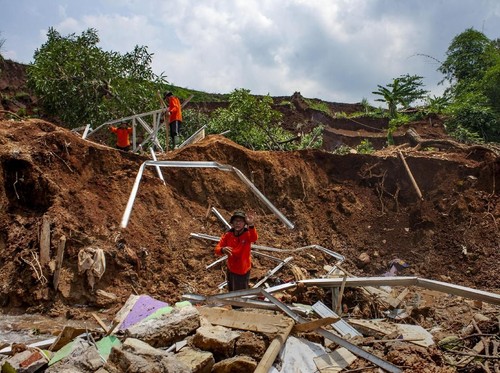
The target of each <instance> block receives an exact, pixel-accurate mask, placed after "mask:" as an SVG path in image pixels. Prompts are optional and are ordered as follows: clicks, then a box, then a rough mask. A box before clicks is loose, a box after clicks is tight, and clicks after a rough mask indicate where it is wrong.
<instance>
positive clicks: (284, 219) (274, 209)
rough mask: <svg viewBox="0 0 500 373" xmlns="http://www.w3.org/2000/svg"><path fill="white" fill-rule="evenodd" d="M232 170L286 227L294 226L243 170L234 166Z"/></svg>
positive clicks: (291, 227)
mask: <svg viewBox="0 0 500 373" xmlns="http://www.w3.org/2000/svg"><path fill="white" fill-rule="evenodd" d="M233 171H234V172H235V173H236V175H238V177H239V178H240V179H241V181H243V182H244V183H245V184H246V185H247V186H248V187H249V188H250V190H251V191H252V192H253V193H254V194H255V195H256V196H257V198H259V199H260V200H261V201H262V202H263V203H264V204H265V205H266V206H267V207H268V208H269V209H270V210H271V211H272V212H273V213H274V215H276V216H277V217H278V218H279V219H280V220H281V221H282V222H283V223H285V225H286V226H287V227H288V228H290V229H293V228H295V226H294V225H293V223H292V222H291V221H290V220H288V219H287V218H286V216H285V215H283V214H282V213H281V212H280V211H279V210H278V209H277V208H276V207H274V205H273V204H272V203H271V202H270V201H269V200H268V199H267V198H266V196H265V195H263V194H262V193H261V192H260V190H258V189H257V187H256V186H255V185H253V184H252V182H251V181H250V180H248V178H247V177H246V176H245V175H244V174H243V172H241V171H240V170H238V169H237V168H236V167H233Z"/></svg>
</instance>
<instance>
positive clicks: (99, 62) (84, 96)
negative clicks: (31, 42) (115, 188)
mask: <svg viewBox="0 0 500 373" xmlns="http://www.w3.org/2000/svg"><path fill="white" fill-rule="evenodd" d="M98 43H99V37H98V34H97V31H96V30H95V29H88V30H86V31H84V32H82V34H81V35H75V34H70V35H68V36H61V35H60V34H59V33H58V32H57V31H56V30H55V29H54V28H50V29H49V31H48V33H47V42H46V43H45V44H43V45H42V46H41V47H40V48H39V49H37V50H36V51H35V54H34V63H33V64H32V65H30V66H29V68H28V84H29V85H30V86H31V87H32V88H33V89H34V91H35V93H36V94H37V95H38V96H39V98H40V100H41V104H42V105H43V107H44V109H45V110H46V111H47V112H48V113H50V114H52V115H55V116H58V117H59V118H60V119H61V120H62V121H64V122H65V123H66V124H67V125H68V126H69V127H77V126H81V125H83V124H86V123H91V124H100V123H103V122H105V121H106V120H109V119H113V118H116V117H120V116H125V115H130V114H131V113H134V112H144V111H148V110H151V109H153V108H157V107H158V99H157V98H156V96H155V94H156V91H157V89H158V87H159V85H160V84H162V83H165V82H166V81H165V78H164V77H163V76H157V75H156V74H154V73H153V71H152V68H151V62H152V54H150V53H148V51H147V47H144V46H136V47H135V48H134V50H133V51H132V52H128V53H125V54H123V55H122V54H120V53H118V52H107V51H104V50H102V49H101V48H100V47H98Z"/></svg>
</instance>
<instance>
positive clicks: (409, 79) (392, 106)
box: [372, 74, 428, 118]
mask: <svg viewBox="0 0 500 373" xmlns="http://www.w3.org/2000/svg"><path fill="white" fill-rule="evenodd" d="M422 79H423V77H421V76H418V75H409V74H406V75H401V76H400V77H398V78H394V79H393V81H392V83H389V84H387V86H386V87H383V86H381V85H377V87H378V90H377V91H374V92H372V93H373V94H374V95H379V96H382V98H378V99H376V100H375V101H380V102H385V103H386V104H387V106H388V109H389V116H390V117H391V118H395V117H396V116H397V110H398V105H401V106H402V107H403V108H406V107H408V106H409V105H410V104H412V103H413V102H415V101H417V100H420V99H423V98H424V97H425V95H426V94H427V92H428V91H426V90H425V89H423V88H422V87H423V85H424V84H423V82H422Z"/></svg>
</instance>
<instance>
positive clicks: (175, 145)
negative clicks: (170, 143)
mask: <svg viewBox="0 0 500 373" xmlns="http://www.w3.org/2000/svg"><path fill="white" fill-rule="evenodd" d="M179 140H180V139H179V136H174V149H178V148H179Z"/></svg>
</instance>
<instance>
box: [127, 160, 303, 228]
mask: <svg viewBox="0 0 500 373" xmlns="http://www.w3.org/2000/svg"><path fill="white" fill-rule="evenodd" d="M146 166H159V167H180V168H217V169H219V170H221V171H232V172H235V173H236V174H237V175H238V176H239V177H240V179H241V180H242V181H243V182H244V183H245V184H246V185H247V186H248V187H249V188H250V189H251V190H252V192H253V193H254V194H255V195H256V196H257V198H259V199H260V200H261V201H262V202H263V203H264V204H265V205H266V206H267V207H268V208H269V209H270V210H271V211H272V212H273V213H274V214H275V215H276V216H277V217H278V218H279V219H280V220H281V221H282V222H283V223H285V224H286V225H287V226H288V227H289V228H290V229H293V228H294V225H293V223H292V222H290V221H289V220H288V219H287V218H286V217H285V216H284V215H283V214H282V213H281V212H280V211H279V210H278V209H277V208H276V207H275V206H274V205H273V204H272V203H271V202H270V201H269V200H268V199H267V198H266V197H265V196H264V195H263V194H262V193H261V192H260V190H258V189H257V187H255V185H253V184H252V182H251V181H250V180H248V179H247V178H246V177H245V175H243V173H242V172H241V171H240V170H238V169H237V168H236V167H233V166H229V165H225V164H221V163H218V162H205V161H193V162H191V161H146V162H144V163H143V164H142V165H141V167H140V168H139V172H138V173H137V177H136V180H135V183H134V188H133V189H132V192H131V194H130V197H129V200H128V203H127V206H126V208H125V212H124V214H123V218H122V222H121V227H122V228H126V227H127V224H128V220H129V218H130V213H131V212H132V207H133V205H134V201H135V197H136V195H137V190H138V189H139V184H140V181H141V178H142V174H143V172H144V168H145V167H146Z"/></svg>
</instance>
